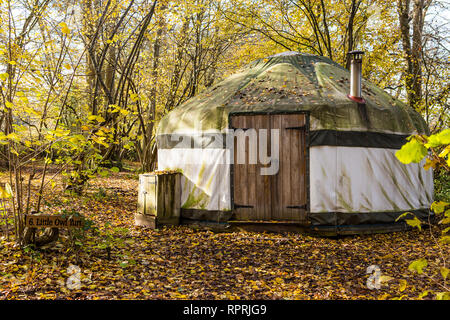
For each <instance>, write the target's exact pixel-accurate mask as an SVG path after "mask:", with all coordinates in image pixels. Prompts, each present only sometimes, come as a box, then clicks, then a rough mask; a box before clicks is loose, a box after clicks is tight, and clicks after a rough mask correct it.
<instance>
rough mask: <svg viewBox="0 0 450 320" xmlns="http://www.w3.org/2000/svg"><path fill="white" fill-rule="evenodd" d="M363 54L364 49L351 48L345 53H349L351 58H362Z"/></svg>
mask: <svg viewBox="0 0 450 320" xmlns="http://www.w3.org/2000/svg"><path fill="white" fill-rule="evenodd" d="M363 54H364V51H361V50H353V51H350V52H349V53H347V55H351V56H352V58H353V59H362V55H363Z"/></svg>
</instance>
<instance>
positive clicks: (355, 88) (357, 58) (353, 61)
mask: <svg viewBox="0 0 450 320" xmlns="http://www.w3.org/2000/svg"><path fill="white" fill-rule="evenodd" d="M348 54H349V55H350V94H349V98H350V99H352V100H355V101H358V102H363V101H364V99H363V98H362V96H361V86H362V56H363V54H364V51H350V52H349V53H348Z"/></svg>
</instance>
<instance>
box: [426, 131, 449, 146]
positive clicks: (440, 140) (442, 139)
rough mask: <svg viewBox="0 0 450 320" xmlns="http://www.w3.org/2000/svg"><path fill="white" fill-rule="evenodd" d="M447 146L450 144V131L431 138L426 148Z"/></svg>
mask: <svg viewBox="0 0 450 320" xmlns="http://www.w3.org/2000/svg"><path fill="white" fill-rule="evenodd" d="M445 144H450V129H445V130H443V131H441V132H439V133H438V134H433V135H431V136H429V137H428V142H427V143H426V144H425V147H427V148H435V147H439V146H441V145H445Z"/></svg>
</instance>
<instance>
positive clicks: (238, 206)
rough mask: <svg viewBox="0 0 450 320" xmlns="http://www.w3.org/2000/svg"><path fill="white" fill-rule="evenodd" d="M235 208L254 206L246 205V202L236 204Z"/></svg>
mask: <svg viewBox="0 0 450 320" xmlns="http://www.w3.org/2000/svg"><path fill="white" fill-rule="evenodd" d="M234 208H235V209H238V208H253V206H249V205H245V204H234Z"/></svg>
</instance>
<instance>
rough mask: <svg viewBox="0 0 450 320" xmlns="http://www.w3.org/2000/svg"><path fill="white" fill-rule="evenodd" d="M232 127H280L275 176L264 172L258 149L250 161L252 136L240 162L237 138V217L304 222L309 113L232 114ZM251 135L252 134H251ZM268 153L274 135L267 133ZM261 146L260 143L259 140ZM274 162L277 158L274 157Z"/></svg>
mask: <svg viewBox="0 0 450 320" xmlns="http://www.w3.org/2000/svg"><path fill="white" fill-rule="evenodd" d="M231 125H232V128H235V129H244V130H245V132H246V131H247V130H248V129H256V133H257V141H258V142H259V139H260V131H259V129H267V130H268V132H269V133H270V132H271V131H270V129H278V130H279V143H278V148H279V149H278V150H279V168H278V172H277V173H276V174H274V175H261V170H260V169H261V168H262V167H269V166H270V164H269V165H262V164H261V162H260V158H259V153H260V150H259V149H258V150H257V154H258V159H257V163H256V164H252V163H249V160H250V159H249V153H250V138H248V137H247V138H246V144H245V159H246V161H245V163H243V164H242V163H238V161H237V157H238V150H237V138H235V150H234V165H233V166H234V170H233V181H232V183H233V203H234V213H235V216H236V219H237V220H241V221H258V220H259V221H270V220H277V221H302V220H305V218H306V203H307V180H306V179H307V176H306V151H307V150H306V147H307V146H306V116H305V115H304V114H274V115H237V116H232V117H231ZM249 136H250V135H249ZM268 137H269V139H268V143H267V148H268V151H267V153H266V154H267V155H270V156H272V155H271V154H270V150H271V138H272V135H271V134H268ZM257 147H258V148H259V143H257ZM272 161H274V160H273V159H272Z"/></svg>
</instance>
